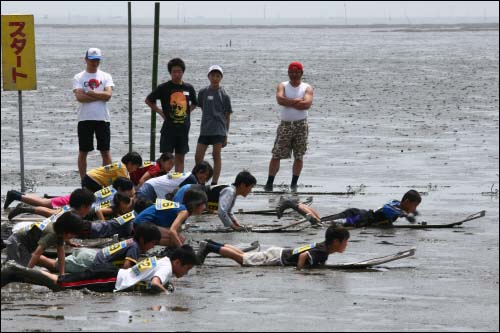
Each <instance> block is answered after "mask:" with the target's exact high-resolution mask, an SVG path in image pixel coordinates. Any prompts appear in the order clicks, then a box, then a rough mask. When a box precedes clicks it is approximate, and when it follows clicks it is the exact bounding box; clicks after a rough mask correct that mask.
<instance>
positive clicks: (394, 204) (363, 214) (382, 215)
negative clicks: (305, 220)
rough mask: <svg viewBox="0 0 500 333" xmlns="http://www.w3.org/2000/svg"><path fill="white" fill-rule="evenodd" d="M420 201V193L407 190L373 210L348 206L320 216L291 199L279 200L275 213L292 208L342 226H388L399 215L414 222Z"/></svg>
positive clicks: (300, 212)
mask: <svg viewBox="0 0 500 333" xmlns="http://www.w3.org/2000/svg"><path fill="white" fill-rule="evenodd" d="M421 202H422V197H421V196H420V193H418V192H417V191H415V190H409V191H408V192H406V193H405V194H404V195H403V198H402V199H401V201H398V200H392V201H390V202H388V203H386V204H385V205H384V206H382V207H381V208H379V209H377V210H375V211H373V210H371V209H370V210H364V209H358V208H349V209H346V210H344V211H343V212H341V213H338V214H334V215H329V216H326V217H323V218H321V217H320V215H319V214H318V212H316V211H315V210H314V209H313V208H311V207H309V206H307V205H304V204H300V203H297V201H295V200H292V199H283V200H280V203H279V204H278V207H277V208H276V213H277V216H278V218H281V216H283V212H284V211H285V210H286V209H288V208H292V209H294V210H295V211H297V212H298V213H299V214H301V215H303V216H307V215H312V216H313V217H314V218H315V219H316V220H318V222H319V221H332V222H335V221H338V222H335V223H336V224H341V225H342V226H344V227H355V228H360V227H366V226H390V225H392V223H393V222H395V221H396V220H397V219H398V218H400V217H405V218H406V219H408V221H410V222H412V223H414V222H415V215H417V214H418V212H417V207H418V205H419V204H420V203H421Z"/></svg>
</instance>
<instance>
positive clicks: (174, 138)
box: [160, 122, 189, 154]
mask: <svg viewBox="0 0 500 333" xmlns="http://www.w3.org/2000/svg"><path fill="white" fill-rule="evenodd" d="M160 152H161V153H174V152H175V153H176V154H187V153H188V152H189V128H188V129H185V128H179V129H177V128H171V127H170V128H168V129H167V126H166V124H165V122H164V123H163V126H162V128H161V136H160Z"/></svg>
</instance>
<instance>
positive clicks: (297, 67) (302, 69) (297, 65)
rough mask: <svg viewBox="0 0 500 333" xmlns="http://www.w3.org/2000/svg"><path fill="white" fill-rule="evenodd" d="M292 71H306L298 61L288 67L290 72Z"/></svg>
mask: <svg viewBox="0 0 500 333" xmlns="http://www.w3.org/2000/svg"><path fill="white" fill-rule="evenodd" d="M292 69H298V70H299V71H301V72H303V71H304V67H302V64H301V63H300V62H298V61H294V62H292V63H291V64H290V65H288V70H289V71H291V70H292Z"/></svg>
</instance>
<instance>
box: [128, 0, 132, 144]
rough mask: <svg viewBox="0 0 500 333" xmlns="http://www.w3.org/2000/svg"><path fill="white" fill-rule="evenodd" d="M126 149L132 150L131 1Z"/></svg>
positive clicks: (129, 5) (129, 9) (130, 8)
mask: <svg viewBox="0 0 500 333" xmlns="http://www.w3.org/2000/svg"><path fill="white" fill-rule="evenodd" d="M128 151H129V152H131V151H132V3H131V2H130V1H129V2H128Z"/></svg>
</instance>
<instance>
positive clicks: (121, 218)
mask: <svg viewBox="0 0 500 333" xmlns="http://www.w3.org/2000/svg"><path fill="white" fill-rule="evenodd" d="M133 219H135V214H134V212H130V213H127V214H123V215H122V216H118V217H117V218H115V221H116V222H118V223H119V224H120V225H124V224H125V223H127V222H130V221H132V220H133Z"/></svg>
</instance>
